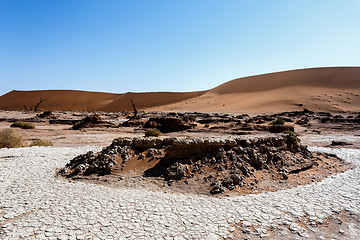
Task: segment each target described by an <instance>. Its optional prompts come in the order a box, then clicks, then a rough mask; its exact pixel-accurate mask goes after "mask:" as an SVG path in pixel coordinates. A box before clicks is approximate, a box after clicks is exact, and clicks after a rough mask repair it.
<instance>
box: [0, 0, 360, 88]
mask: <svg viewBox="0 0 360 240" xmlns="http://www.w3.org/2000/svg"><path fill="white" fill-rule="evenodd" d="M359 13H360V1H359V0H354V1H351V0H292V1H289V0H284V1H276V0H273V1H267V0H261V1H260V0H258V1H256V0H243V1H241V0H234V1H232V0H223V1H222V0H166V1H165V0H164V1H160V0H141V1H136V0H123V1H122V0H116V1H111V0H106V1H104V0H98V1H91V0H31V1H29V0H24V1H21V0H16V1H14V0H0V34H1V35H0V82H1V84H0V94H4V93H6V92H8V91H11V90H13V89H17V90H34V89H79V90H90V91H106V92H115V93H122V92H128V91H133V92H143V91H196V90H205V89H209V88H212V87H215V86H217V85H219V84H222V83H224V82H226V81H229V80H231V79H234V78H238V77H243V76H249V75H256V74H261V73H268V72H276V71H282V70H289V69H297V68H308V67H320V66H326V67H327V66H360V14H359Z"/></svg>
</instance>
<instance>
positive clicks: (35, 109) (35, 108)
mask: <svg viewBox="0 0 360 240" xmlns="http://www.w3.org/2000/svg"><path fill="white" fill-rule="evenodd" d="M44 101H46V99H43V98H40V101H39V102H38V103H37V104H36V105H35V107H34V111H35V112H37V109H38V107H39V106H40V104H41V103H42V102H44Z"/></svg>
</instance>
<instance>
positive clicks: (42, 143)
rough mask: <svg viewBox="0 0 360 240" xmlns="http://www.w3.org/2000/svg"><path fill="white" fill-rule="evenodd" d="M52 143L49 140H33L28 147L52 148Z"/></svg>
mask: <svg viewBox="0 0 360 240" xmlns="http://www.w3.org/2000/svg"><path fill="white" fill-rule="evenodd" d="M52 145H53V143H52V142H51V141H49V140H42V139H34V140H33V141H32V142H31V143H30V147H33V146H52Z"/></svg>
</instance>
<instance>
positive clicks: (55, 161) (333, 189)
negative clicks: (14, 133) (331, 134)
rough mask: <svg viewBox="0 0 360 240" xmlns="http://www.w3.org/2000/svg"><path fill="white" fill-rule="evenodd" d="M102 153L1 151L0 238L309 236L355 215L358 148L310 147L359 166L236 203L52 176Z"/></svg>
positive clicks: (359, 189)
mask: <svg viewBox="0 0 360 240" xmlns="http://www.w3.org/2000/svg"><path fill="white" fill-rule="evenodd" d="M90 150H91V151H99V150H100V148H99V147H78V148H54V147H31V148H18V149H0V239H24V238H25V239H220V238H230V239H231V236H233V235H234V234H236V233H237V232H244V233H247V234H252V235H254V236H258V237H267V236H268V233H269V229H278V230H279V231H281V230H282V229H288V230H290V231H291V232H292V233H293V234H294V235H296V236H297V237H299V238H308V237H309V235H308V229H306V228H304V226H303V224H302V223H303V222H304V219H307V221H308V222H309V224H313V225H316V224H321V222H323V221H324V219H326V218H327V217H329V216H331V215H332V214H334V213H339V212H341V211H343V210H345V211H350V212H352V213H354V214H359V213H360V168H359V167H358V166H359V165H360V150H354V149H330V148H317V147H311V148H310V150H312V151H323V152H328V153H334V154H337V155H338V156H339V157H341V158H343V159H345V160H347V161H349V162H351V163H353V164H355V165H356V166H357V167H356V168H355V169H353V170H349V171H347V172H345V173H341V174H336V175H332V176H331V177H329V178H327V179H325V180H323V181H321V182H318V183H314V184H311V185H306V186H299V187H296V188H293V189H289V190H283V191H278V192H269V193H261V194H257V195H246V196H239V197H228V198H216V197H204V196H197V195H185V194H168V193H162V192H153V191H144V190H134V189H114V188H111V187H107V186H101V185H93V184H89V183H84V182H70V181H68V180H65V179H58V178H56V177H55V176H54V174H55V169H56V168H60V167H63V166H64V165H65V164H66V163H67V162H69V161H70V159H72V158H73V157H75V156H77V155H79V154H82V153H86V152H87V151H90Z"/></svg>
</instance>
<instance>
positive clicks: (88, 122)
mask: <svg viewBox="0 0 360 240" xmlns="http://www.w3.org/2000/svg"><path fill="white" fill-rule="evenodd" d="M95 126H100V127H114V125H113V124H112V123H109V122H106V121H103V120H102V119H101V118H100V117H99V116H97V115H92V116H87V117H85V118H83V119H82V120H81V121H79V122H77V123H75V124H74V125H73V126H72V128H71V129H73V130H79V129H82V128H90V127H95Z"/></svg>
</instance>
